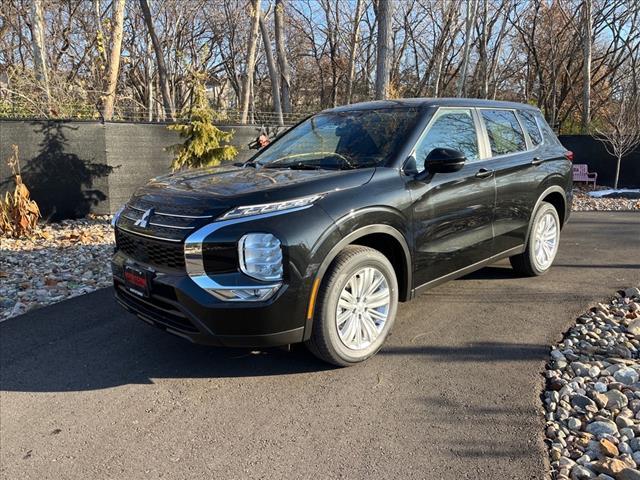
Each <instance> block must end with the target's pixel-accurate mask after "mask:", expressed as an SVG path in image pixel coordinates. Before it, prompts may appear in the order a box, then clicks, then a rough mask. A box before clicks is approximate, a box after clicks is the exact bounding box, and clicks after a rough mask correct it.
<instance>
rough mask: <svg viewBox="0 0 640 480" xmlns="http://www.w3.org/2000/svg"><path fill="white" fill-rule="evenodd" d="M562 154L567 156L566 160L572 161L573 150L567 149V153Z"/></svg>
mask: <svg viewBox="0 0 640 480" xmlns="http://www.w3.org/2000/svg"><path fill="white" fill-rule="evenodd" d="M564 156H565V157H567V160H569V161H570V162H573V152H572V151H571V150H567V153H565V154H564Z"/></svg>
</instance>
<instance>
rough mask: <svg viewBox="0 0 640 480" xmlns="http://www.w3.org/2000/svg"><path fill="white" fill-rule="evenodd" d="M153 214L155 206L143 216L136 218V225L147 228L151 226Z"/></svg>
mask: <svg viewBox="0 0 640 480" xmlns="http://www.w3.org/2000/svg"><path fill="white" fill-rule="evenodd" d="M151 215H153V208H150V209H149V210H147V211H146V212H144V213H143V214H142V217H140V218H139V219H138V220H136V223H134V225H135V226H136V227H140V228H147V227H148V226H149V220H150V219H151Z"/></svg>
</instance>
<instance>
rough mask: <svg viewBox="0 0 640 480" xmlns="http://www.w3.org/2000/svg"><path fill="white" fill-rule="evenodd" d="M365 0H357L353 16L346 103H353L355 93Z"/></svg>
mask: <svg viewBox="0 0 640 480" xmlns="http://www.w3.org/2000/svg"><path fill="white" fill-rule="evenodd" d="M363 3H364V2H363V0H357V2H356V11H355V14H354V17H353V31H352V32H351V44H350V45H349V67H348V74H347V91H346V95H345V103H347V104H348V103H351V95H352V94H353V78H354V77H355V74H356V53H357V50H358V38H359V36H360V17H361V16H362V7H363Z"/></svg>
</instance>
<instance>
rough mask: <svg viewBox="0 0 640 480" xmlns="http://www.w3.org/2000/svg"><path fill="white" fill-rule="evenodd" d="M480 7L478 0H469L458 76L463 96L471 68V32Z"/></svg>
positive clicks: (459, 90)
mask: <svg viewBox="0 0 640 480" xmlns="http://www.w3.org/2000/svg"><path fill="white" fill-rule="evenodd" d="M477 8H478V0H467V19H466V23H465V34H464V50H463V53H462V71H461V72H460V78H458V89H457V92H456V93H457V96H458V97H462V96H463V95H464V94H465V84H466V81H467V69H468V68H469V53H470V51H471V32H472V31H473V25H474V24H475V21H476V20H475V16H476V10H477Z"/></svg>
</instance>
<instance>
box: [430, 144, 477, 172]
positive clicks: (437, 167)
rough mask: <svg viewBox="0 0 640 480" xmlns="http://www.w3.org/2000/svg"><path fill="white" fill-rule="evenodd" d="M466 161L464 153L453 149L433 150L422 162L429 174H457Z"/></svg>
mask: <svg viewBox="0 0 640 480" xmlns="http://www.w3.org/2000/svg"><path fill="white" fill-rule="evenodd" d="M466 161H467V157H465V155H464V153H462V152H461V151H459V150H455V149H453V148H434V149H433V150H431V151H430V152H429V155H427V158H426V160H425V161H424V166H425V170H426V171H428V172H429V173H452V172H457V171H458V170H460V169H461V168H462V167H463V166H464V162H466Z"/></svg>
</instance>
